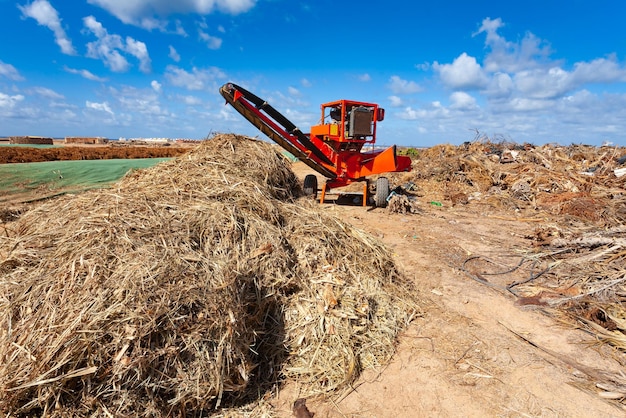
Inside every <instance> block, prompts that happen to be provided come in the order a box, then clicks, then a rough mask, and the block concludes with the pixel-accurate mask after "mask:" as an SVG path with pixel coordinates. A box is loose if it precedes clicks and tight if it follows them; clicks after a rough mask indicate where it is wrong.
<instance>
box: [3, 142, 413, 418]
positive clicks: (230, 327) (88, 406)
mask: <svg viewBox="0 0 626 418" xmlns="http://www.w3.org/2000/svg"><path fill="white" fill-rule="evenodd" d="M299 194H300V189H299V186H298V182H297V179H296V177H295V175H294V174H293V172H291V170H290V169H289V167H288V164H287V162H285V161H284V159H283V158H282V157H281V156H280V154H279V153H277V152H276V151H274V150H273V147H271V146H269V145H268V144H266V143H263V142H260V141H255V140H252V139H247V138H242V137H238V136H234V135H220V136H217V137H215V138H214V139H213V140H211V141H206V142H205V143H203V144H202V145H201V146H199V147H198V148H197V149H195V150H193V151H191V152H190V153H188V154H185V155H183V156H181V157H178V158H177V159H175V160H172V161H168V162H165V163H162V164H160V165H158V166H156V167H154V168H152V169H148V170H143V171H137V172H134V173H131V174H129V175H127V176H126V177H125V178H124V179H122V180H121V181H120V182H119V183H117V184H116V185H115V186H114V187H113V188H110V189H105V190H98V191H91V192H87V193H84V194H80V195H77V196H64V197H61V198H58V199H55V200H53V201H50V202H48V203H46V204H43V205H41V206H39V207H37V208H35V209H33V210H31V211H29V212H27V213H26V214H24V215H22V216H21V217H20V219H19V220H17V221H16V222H14V223H12V224H11V225H10V228H11V229H7V230H6V233H4V234H3V235H2V236H1V237H0V359H1V360H0V399H1V400H2V402H0V411H1V412H2V413H3V414H9V415H33V414H35V415H64V414H66V415H67V414H69V415H72V416H87V415H90V416H94V415H98V416H100V415H102V416H104V415H108V416H123V415H132V416H145V417H147V416H150V417H159V416H185V415H201V414H203V412H202V411H213V410H214V409H215V408H218V407H222V406H223V407H231V408H232V407H234V405H240V404H241V402H244V401H250V402H252V405H255V402H259V398H260V397H262V396H263V394H264V393H266V392H267V391H268V390H271V389H272V388H273V387H275V386H276V385H279V384H281V383H282V382H285V381H286V380H289V379H293V380H295V381H296V382H297V384H298V386H299V389H300V393H301V396H309V395H312V394H318V393H328V392H329V391H333V390H337V389H341V388H344V387H346V385H348V384H350V383H351V382H353V381H354V379H355V378H356V377H358V375H359V373H360V371H361V370H362V369H364V368H366V367H369V366H372V365H379V364H383V363H384V362H386V361H387V360H388V359H389V358H390V356H391V354H392V352H393V350H394V342H395V337H396V335H397V333H398V331H399V330H401V329H402V328H403V327H404V326H406V324H407V323H408V322H409V321H411V319H412V318H413V317H414V316H415V315H417V314H419V306H418V304H417V301H416V296H415V295H416V294H415V290H414V289H413V288H412V285H411V284H410V282H409V281H408V280H406V279H405V278H404V277H403V276H402V275H401V274H400V273H399V272H398V270H397V269H396V266H395V264H394V262H393V260H392V257H391V254H390V253H389V252H388V251H387V250H386V249H385V248H383V247H382V246H381V244H379V243H378V242H377V241H376V240H374V239H373V238H371V237H370V236H368V235H366V234H365V233H363V232H361V231H359V230H357V229H355V228H352V227H350V226H349V225H347V224H345V223H343V222H340V221H339V220H337V219H334V218H331V217H329V216H327V215H324V214H323V213H321V212H320V210H319V209H318V208H317V205H314V204H312V203H311V202H308V201H307V200H304V199H302V200H298V199H297V197H298V196H299ZM235 402H239V403H238V404H235ZM248 405H250V404H248ZM206 413H208V412H206Z"/></svg>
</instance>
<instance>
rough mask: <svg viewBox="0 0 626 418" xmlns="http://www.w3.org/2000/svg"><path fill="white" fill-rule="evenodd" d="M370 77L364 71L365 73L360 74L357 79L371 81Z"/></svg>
mask: <svg viewBox="0 0 626 418" xmlns="http://www.w3.org/2000/svg"><path fill="white" fill-rule="evenodd" d="M371 80H372V77H370V75H369V74H367V73H365V74H361V75H360V76H359V81H371Z"/></svg>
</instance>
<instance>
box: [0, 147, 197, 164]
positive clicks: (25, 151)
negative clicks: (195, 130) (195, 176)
mask: <svg viewBox="0 0 626 418" xmlns="http://www.w3.org/2000/svg"><path fill="white" fill-rule="evenodd" d="M189 146H190V145H187V144H182V145H171V146H161V145H146V146H126V145H119V144H108V145H68V146H63V147H59V148H29V147H2V148H1V149H0V151H1V152H0V164H8V163H36V162H44V161H64V160H110V159H130V158H165V157H176V156H178V155H181V154H184V153H185V152H187V151H188V150H189Z"/></svg>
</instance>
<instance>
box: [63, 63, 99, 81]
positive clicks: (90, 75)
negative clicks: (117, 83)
mask: <svg viewBox="0 0 626 418" xmlns="http://www.w3.org/2000/svg"><path fill="white" fill-rule="evenodd" d="M63 69H64V70H65V71H67V72H68V73H70V74H78V75H80V76H81V77H83V78H86V79H87V80H91V81H99V82H104V81H106V80H107V79H106V78H102V77H98V76H97V75H95V74H93V73H92V72H91V71H88V70H77V69H74V68H69V67H67V66H66V67H63Z"/></svg>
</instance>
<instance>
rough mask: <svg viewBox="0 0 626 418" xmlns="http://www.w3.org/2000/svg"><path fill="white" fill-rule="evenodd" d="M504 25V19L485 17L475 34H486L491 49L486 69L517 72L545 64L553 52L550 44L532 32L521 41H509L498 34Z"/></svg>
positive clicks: (486, 59)
mask: <svg viewBox="0 0 626 418" xmlns="http://www.w3.org/2000/svg"><path fill="white" fill-rule="evenodd" d="M502 27H504V23H503V22H502V19H500V18H497V19H490V18H485V19H484V20H483V21H482V25H481V27H480V28H479V29H478V31H477V32H476V33H474V34H473V35H474V36H477V35H479V34H482V33H485V34H486V40H485V45H486V46H487V47H488V48H489V49H490V53H489V54H488V56H487V57H486V58H485V62H484V67H485V70H486V71H489V72H494V73H495V72H499V71H504V72H516V71H520V70H525V69H526V70H527V69H531V68H536V67H539V66H541V65H542V64H544V63H545V61H546V60H547V58H548V57H549V56H550V54H551V53H552V50H551V48H550V46H549V45H547V44H546V43H545V41H543V40H541V39H539V38H537V37H536V36H535V35H533V34H532V33H527V34H526V35H525V36H524V38H523V39H522V41H521V42H519V43H514V42H509V41H507V40H506V39H505V38H503V37H502V36H500V35H499V34H498V29H500V28H502Z"/></svg>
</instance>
